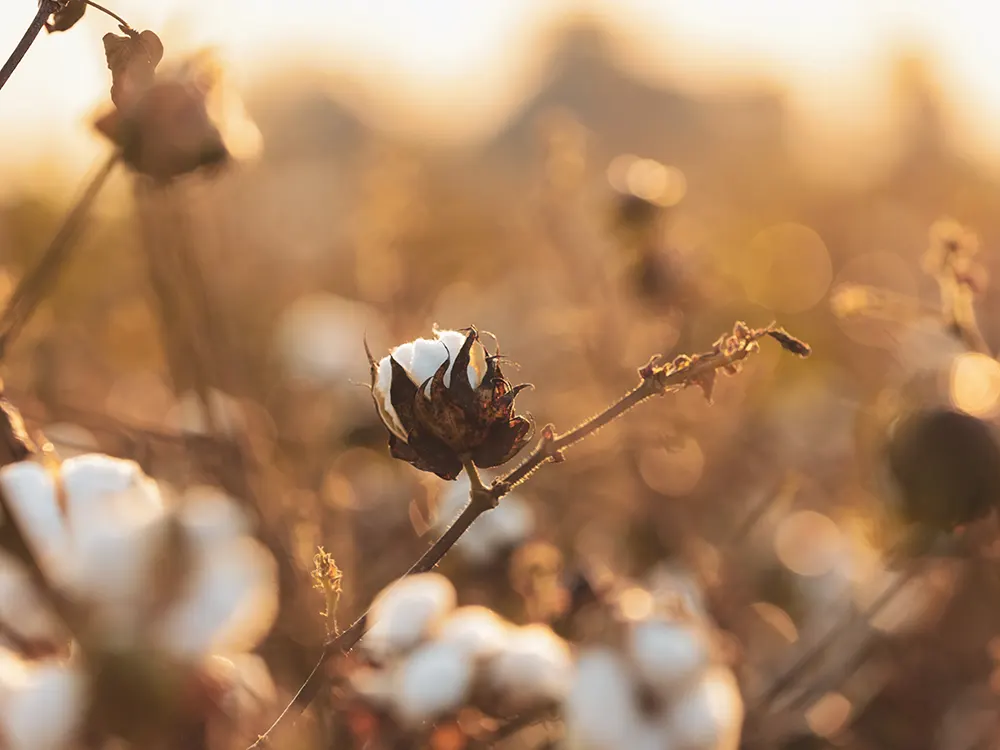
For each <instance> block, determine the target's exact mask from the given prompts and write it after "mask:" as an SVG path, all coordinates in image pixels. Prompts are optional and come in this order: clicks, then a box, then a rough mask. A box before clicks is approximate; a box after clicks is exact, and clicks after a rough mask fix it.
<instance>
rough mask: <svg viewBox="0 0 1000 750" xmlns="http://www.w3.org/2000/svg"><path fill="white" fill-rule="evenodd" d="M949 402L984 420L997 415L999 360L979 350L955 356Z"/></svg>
mask: <svg viewBox="0 0 1000 750" xmlns="http://www.w3.org/2000/svg"><path fill="white" fill-rule="evenodd" d="M951 402H952V404H954V405H955V407H956V408H958V409H961V410H962V411H964V412H966V413H967V414H971V415H972V416H974V417H980V418H982V419H986V418H989V417H992V416H993V415H994V414H996V413H997V411H998V407H1000V362H997V361H996V360H995V359H993V357H990V356H988V355H986V354H980V353H978V352H968V353H965V354H960V355H958V356H957V357H955V360H954V362H953V363H952V366H951Z"/></svg>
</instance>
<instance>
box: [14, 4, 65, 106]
mask: <svg viewBox="0 0 1000 750" xmlns="http://www.w3.org/2000/svg"><path fill="white" fill-rule="evenodd" d="M58 7H59V5H58V4H57V3H56V2H54V0H42V2H41V3H39V5H38V12H37V13H35V17H34V18H33V19H31V24H30V25H29V26H28V30H27V31H25V32H24V36H22V37H21V41H20V42H18V43H17V46H16V47H15V48H14V51H13V52H11V53H10V57H8V58H7V62H5V63H4V64H3V67H2V68H0V89H2V88H3V87H4V84H5V83H7V81H8V80H9V79H10V77H11V75H12V74H13V73H14V71H15V70H16V69H17V66H18V65H20V64H21V60H23V59H24V56H25V55H26V54H28V50H29V49H31V45H32V44H34V42H35V39H37V38H38V34H39V32H40V31H41V30H42V28H43V27H44V26H45V22H46V21H47V20H48V18H49V16H51V15H52V14H53V13H54V12H55V11H56V10H57V9H58Z"/></svg>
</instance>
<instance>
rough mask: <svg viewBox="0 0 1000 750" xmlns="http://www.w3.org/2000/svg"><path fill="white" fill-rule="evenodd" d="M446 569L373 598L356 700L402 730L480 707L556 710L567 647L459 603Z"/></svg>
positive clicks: (495, 711)
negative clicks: (459, 605)
mask: <svg viewBox="0 0 1000 750" xmlns="http://www.w3.org/2000/svg"><path fill="white" fill-rule="evenodd" d="M455 602H456V593H455V589H454V587H453V586H452V584H451V583H450V582H449V581H448V579H447V578H445V577H444V576H442V575H440V574H438V573H423V574H420V575H414V576H409V577H407V578H404V579H402V580H400V581H397V582H396V583H394V584H392V585H390V586H389V587H387V588H386V589H385V590H383V591H382V592H381V593H380V594H379V595H378V596H377V597H376V598H375V600H374V602H373V604H372V609H371V613H370V618H371V621H372V622H373V624H372V625H371V626H370V627H369V629H368V631H367V633H366V637H365V639H364V640H363V641H362V647H361V652H362V656H363V658H364V660H365V661H366V666H364V667H362V668H360V669H359V670H358V671H355V672H354V673H353V674H352V678H351V684H352V686H353V688H354V690H355V691H356V693H357V695H358V696H359V697H360V699H361V700H363V701H364V702H365V703H366V704H367V705H368V706H369V707H371V708H372V709H373V710H376V711H379V712H381V713H382V715H384V716H385V717H386V718H387V720H390V721H393V722H395V723H396V724H397V725H398V726H399V727H400V728H401V730H402V731H403V732H411V733H419V732H421V731H426V730H427V728H428V727H430V726H432V725H433V724H434V723H435V722H439V721H444V720H448V719H451V718H454V717H455V716H457V715H458V713H459V711H461V710H462V709H463V708H468V707H474V708H477V709H478V710H480V711H481V712H483V713H484V714H487V715H490V716H494V717H501V718H504V717H511V716H514V715H518V714H521V713H524V712H536V711H542V710H548V709H554V708H556V707H557V706H558V705H559V704H560V703H561V701H562V700H563V699H564V698H565V696H566V693H567V690H568V688H569V684H570V677H571V672H572V660H571V653H570V648H569V646H568V645H567V644H566V643H565V642H564V641H563V640H562V639H561V638H559V637H558V636H557V635H556V634H555V633H553V632H552V630H551V629H550V628H548V627H546V626H543V625H525V626H517V625H514V624H512V623H510V622H508V621H506V620H505V619H503V618H502V617H500V616H499V615H498V614H496V613H495V612H493V611H492V610H490V609H487V608H485V607H480V606H462V607H457V606H456V603H455Z"/></svg>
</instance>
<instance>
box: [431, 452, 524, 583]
mask: <svg viewBox="0 0 1000 750" xmlns="http://www.w3.org/2000/svg"><path fill="white" fill-rule="evenodd" d="M482 476H483V479H484V481H486V482H489V481H491V480H492V477H491V476H490V475H489V474H488V473H487V472H483V473H482ZM471 488H472V485H471V484H470V482H469V478H468V477H467V476H466V475H465V474H462V475H461V476H459V477H458V479H456V480H455V481H454V482H442V487H441V495H440V503H439V505H438V508H437V512H436V516H435V527H436V528H437V530H438V531H439V532H443V531H444V530H445V529H447V528H448V525H449V524H450V523H451V522H452V521H454V520H455V518H456V517H457V516H458V514H459V513H460V512H461V511H462V509H463V508H464V507H465V506H466V505H467V504H468V502H469V492H470V490H471ZM534 526H535V518H534V513H533V512H532V509H531V506H530V505H529V504H528V503H527V502H526V501H525V500H524V499H523V498H522V497H521V496H520V495H518V494H517V493H511V494H509V495H505V496H504V497H503V498H502V499H501V500H500V504H499V505H497V507H496V508H494V509H493V510H490V511H488V512H486V513H484V514H483V515H481V516H479V518H477V519H476V520H475V521H473V523H472V525H471V526H470V527H469V529H468V530H467V531H466V532H465V533H464V534H463V535H462V537H461V538H460V539H459V540H458V542H457V543H456V544H455V550H456V551H457V552H458V553H459V554H460V555H462V557H464V558H465V559H466V560H468V561H469V562H471V563H474V564H476V565H485V564H487V563H490V562H492V561H493V560H495V559H496V558H497V556H498V555H499V554H500V553H501V552H503V551H504V550H505V549H510V548H512V547H516V546H517V545H518V544H520V543H521V542H523V541H524V540H525V539H527V538H528V537H529V536H531V533H532V531H533V530H534Z"/></svg>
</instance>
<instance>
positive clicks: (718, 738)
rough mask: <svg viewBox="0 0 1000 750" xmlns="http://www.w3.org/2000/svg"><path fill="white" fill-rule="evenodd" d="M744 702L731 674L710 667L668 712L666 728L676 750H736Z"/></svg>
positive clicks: (721, 668) (738, 742)
mask: <svg viewBox="0 0 1000 750" xmlns="http://www.w3.org/2000/svg"><path fill="white" fill-rule="evenodd" d="M742 726H743V699H742V698H741V697H740V691H739V687H738V686H737V684H736V679H735V678H734V677H733V673H732V672H730V671H729V670H728V669H726V668H724V667H713V668H711V669H709V670H708V671H707V672H705V674H704V676H703V677H702V678H701V679H700V680H699V681H698V682H697V683H696V684H695V685H694V686H692V687H691V689H690V690H689V691H688V692H686V693H685V694H684V695H683V696H682V697H681V698H680V699H679V700H678V701H677V702H676V703H675V704H673V705H672V706H671V708H670V714H669V716H668V727H669V731H670V737H671V740H672V742H673V746H674V747H675V748H676V750H737V748H738V747H739V744H740V731H741V728H742Z"/></svg>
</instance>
